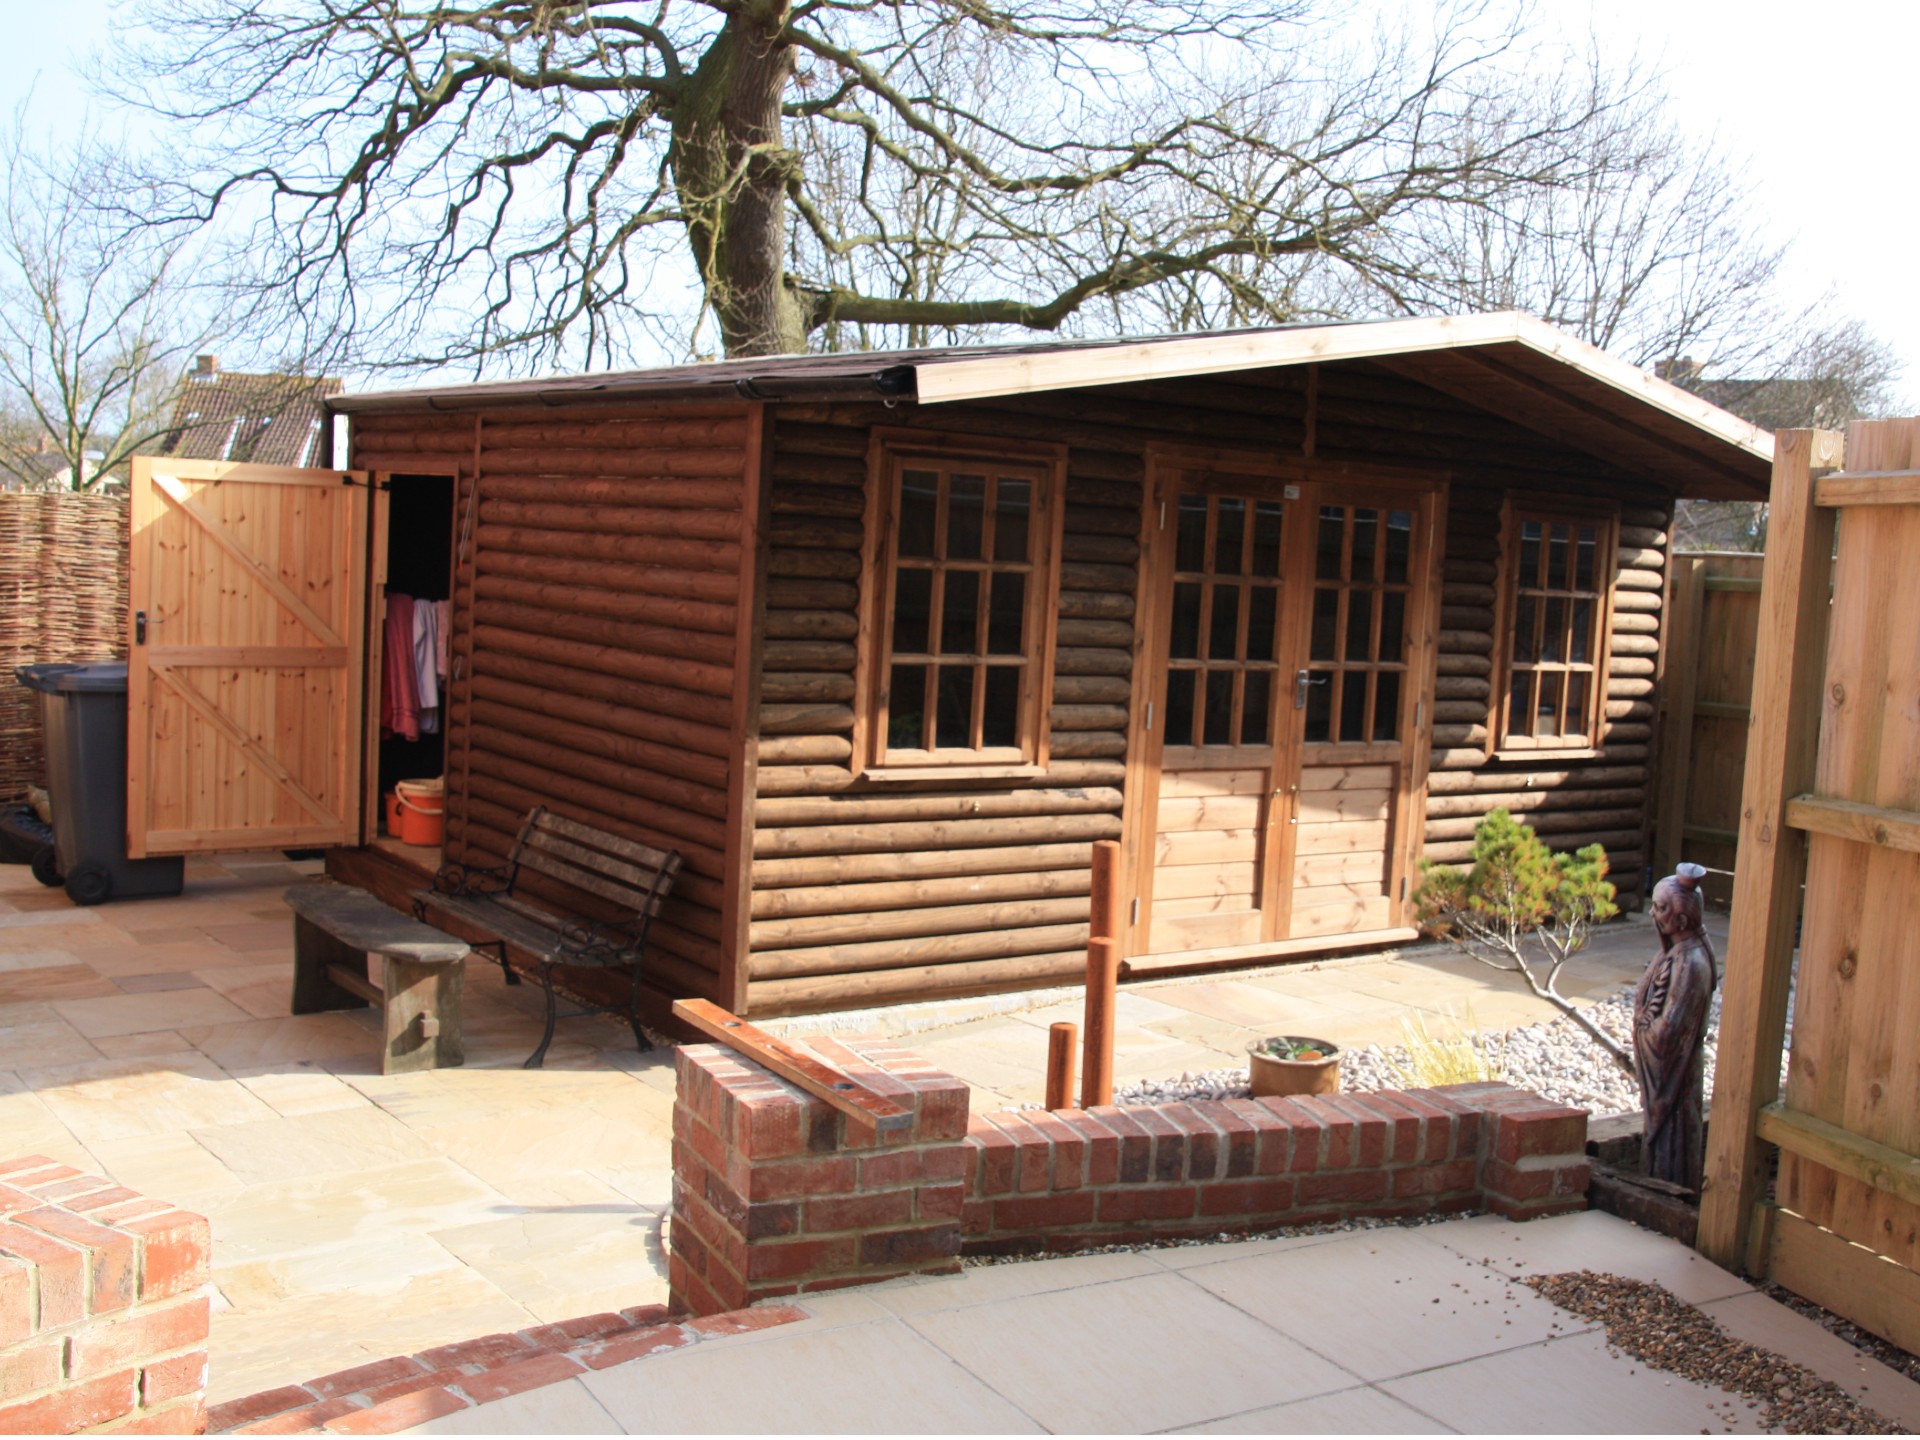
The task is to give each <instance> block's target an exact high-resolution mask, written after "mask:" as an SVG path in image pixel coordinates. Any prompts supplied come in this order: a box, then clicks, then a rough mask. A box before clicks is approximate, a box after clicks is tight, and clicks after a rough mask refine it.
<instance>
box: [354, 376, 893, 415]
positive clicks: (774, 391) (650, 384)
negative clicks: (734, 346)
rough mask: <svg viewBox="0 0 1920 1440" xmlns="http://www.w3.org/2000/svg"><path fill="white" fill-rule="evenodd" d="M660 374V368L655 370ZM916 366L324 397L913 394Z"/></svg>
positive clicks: (430, 402) (376, 402)
mask: <svg viewBox="0 0 1920 1440" xmlns="http://www.w3.org/2000/svg"><path fill="white" fill-rule="evenodd" d="M656 373H657V372H656ZM916 375H917V372H916V370H915V367H914V366H912V365H889V366H887V367H886V368H884V369H880V370H869V371H864V372H854V373H850V374H846V375H822V376H806V375H800V376H786V375H777V374H764V375H744V376H741V377H739V378H737V379H733V380H727V379H724V378H721V377H714V378H712V379H705V380H692V379H689V378H686V377H684V376H682V377H676V378H671V379H670V378H667V377H666V376H665V375H661V376H660V378H657V379H656V378H653V377H652V376H646V377H641V376H635V377H633V378H630V379H629V378H624V377H617V376H613V377H607V378H604V379H600V380H584V379H583V380H575V381H571V382H563V383H560V384H554V385H546V386H541V385H538V384H537V382H535V383H529V382H526V381H505V382H498V381H496V382H490V383H486V384H480V385H462V386H458V387H449V388H446V389H440V390H431V389H428V390H377V391H373V392H371V393H368V394H363V395H341V396H329V397H328V398H327V399H326V400H325V401H324V402H323V404H324V405H325V406H326V410H327V413H328V414H330V415H364V414H372V413H377V412H380V411H396V410H421V409H425V410H435V411H463V410H477V409H481V408H483V407H485V406H489V405H501V404H509V405H546V406H552V407H554V408H559V407H563V406H568V405H581V404H591V403H593V402H594V401H597V400H611V399H616V398H634V397H638V398H645V399H662V400H706V401H714V402H719V401H722V400H724V399H725V398H726V397H727V396H728V394H729V393H731V394H732V395H734V396H737V397H738V398H739V399H742V400H753V401H789V402H792V401H798V402H805V401H809V400H847V399H859V398H864V397H868V396H878V397H880V398H881V399H883V400H888V401H897V400H903V399H912V398H913V397H914V395H915V393H916V389H917V384H916Z"/></svg>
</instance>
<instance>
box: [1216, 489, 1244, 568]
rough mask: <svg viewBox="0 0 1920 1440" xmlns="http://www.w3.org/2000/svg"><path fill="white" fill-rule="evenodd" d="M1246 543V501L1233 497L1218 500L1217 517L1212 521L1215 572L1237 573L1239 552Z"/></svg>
mask: <svg viewBox="0 0 1920 1440" xmlns="http://www.w3.org/2000/svg"><path fill="white" fill-rule="evenodd" d="M1246 543H1247V502H1246V501H1244V500H1239V499H1233V498H1230V497H1228V498H1222V500H1221V501H1220V513H1219V519H1217V520H1216V521H1214V534H1213V568H1214V571H1215V572H1216V573H1217V574H1221V575H1238V574H1239V573H1240V560H1241V554H1242V552H1243V551H1244V550H1245V548H1246Z"/></svg>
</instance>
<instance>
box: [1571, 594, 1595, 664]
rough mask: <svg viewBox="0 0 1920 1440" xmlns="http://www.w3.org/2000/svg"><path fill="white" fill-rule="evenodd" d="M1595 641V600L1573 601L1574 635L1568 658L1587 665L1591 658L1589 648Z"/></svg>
mask: <svg viewBox="0 0 1920 1440" xmlns="http://www.w3.org/2000/svg"><path fill="white" fill-rule="evenodd" d="M1592 643H1593V602H1592V601H1591V600H1576V601H1574V602H1573V635H1572V637H1571V640H1570V643H1569V645H1568V649H1567V659H1569V660H1571V661H1572V662H1573V663H1574V664H1576V665H1585V664H1586V663H1587V662H1588V659H1589V658H1590V657H1589V655H1588V650H1589V648H1590V647H1591V645H1592Z"/></svg>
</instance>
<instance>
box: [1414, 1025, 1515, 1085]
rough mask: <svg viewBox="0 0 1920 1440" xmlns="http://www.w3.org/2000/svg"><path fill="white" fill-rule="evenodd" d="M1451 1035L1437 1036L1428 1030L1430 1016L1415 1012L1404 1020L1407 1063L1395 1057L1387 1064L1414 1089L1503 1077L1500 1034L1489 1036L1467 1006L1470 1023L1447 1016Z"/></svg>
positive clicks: (1463, 1083) (1500, 1078)
mask: <svg viewBox="0 0 1920 1440" xmlns="http://www.w3.org/2000/svg"><path fill="white" fill-rule="evenodd" d="M1447 1026H1448V1028H1449V1029H1450V1030H1451V1031H1452V1032H1453V1033H1452V1034H1449V1035H1435V1034H1433V1033H1432V1032H1431V1031H1430V1030H1428V1029H1427V1017H1426V1016H1425V1015H1421V1014H1413V1015H1409V1016H1407V1017H1406V1018H1405V1019H1403V1020H1401V1022H1400V1028H1401V1029H1402V1030H1404V1031H1405V1032H1406V1036H1407V1040H1406V1045H1407V1063H1406V1064H1405V1065H1400V1064H1397V1063H1396V1062H1394V1061H1392V1060H1388V1061H1387V1065H1388V1067H1389V1068H1391V1069H1392V1071H1393V1072H1394V1074H1396V1075H1398V1076H1399V1077H1400V1083H1401V1084H1402V1085H1403V1086H1405V1087H1406V1088H1408V1089H1410V1090H1430V1089H1432V1088H1433V1087H1434V1086H1436V1085H1465V1084H1470V1083H1471V1082H1473V1081H1476V1080H1502V1079H1505V1078H1506V1077H1505V1075H1504V1073H1503V1068H1502V1067H1503V1058H1502V1056H1501V1053H1500V1041H1499V1038H1498V1037H1497V1036H1492V1035H1488V1034H1487V1033H1486V1032H1485V1031H1483V1030H1482V1029H1481V1028H1480V1024H1479V1022H1478V1021H1477V1020H1475V1019H1474V1018H1473V1007H1472V1006H1468V1007H1467V1023H1466V1024H1465V1026H1462V1025H1461V1024H1460V1022H1459V1021H1457V1020H1455V1019H1454V1018H1453V1015H1452V1013H1451V1012H1449V1013H1448V1015H1447Z"/></svg>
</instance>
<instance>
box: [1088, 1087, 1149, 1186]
mask: <svg viewBox="0 0 1920 1440" xmlns="http://www.w3.org/2000/svg"><path fill="white" fill-rule="evenodd" d="M1087 1113H1088V1114H1089V1115H1091V1116H1092V1117H1093V1118H1094V1119H1096V1120H1098V1121H1099V1122H1100V1123H1101V1124H1102V1125H1104V1126H1106V1127H1107V1129H1109V1130H1111V1131H1112V1132H1113V1133H1114V1134H1115V1135H1116V1136H1118V1137H1119V1140H1120V1179H1121V1181H1122V1182H1124V1183H1125V1184H1128V1185H1138V1184H1141V1183H1143V1182H1144V1181H1145V1180H1146V1179H1147V1178H1148V1177H1149V1176H1150V1175H1152V1173H1153V1135H1152V1134H1151V1132H1149V1131H1148V1130H1147V1129H1146V1128H1145V1127H1144V1126H1143V1125H1141V1124H1140V1122H1139V1121H1138V1120H1136V1119H1135V1118H1134V1115H1133V1112H1132V1111H1130V1110H1123V1109H1121V1108H1120V1107H1119V1106H1117V1105H1096V1106H1094V1107H1093V1108H1092V1109H1091V1110H1089V1111H1087Z"/></svg>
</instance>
